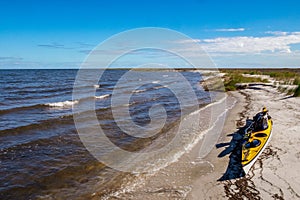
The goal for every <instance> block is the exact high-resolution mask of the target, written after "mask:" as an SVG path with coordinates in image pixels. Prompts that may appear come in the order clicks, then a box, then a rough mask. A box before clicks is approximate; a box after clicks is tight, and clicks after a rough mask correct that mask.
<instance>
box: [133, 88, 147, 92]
mask: <svg viewBox="0 0 300 200" xmlns="http://www.w3.org/2000/svg"><path fill="white" fill-rule="evenodd" d="M146 91H147V89H143V90H134V91H132V92H133V93H141V92H146Z"/></svg>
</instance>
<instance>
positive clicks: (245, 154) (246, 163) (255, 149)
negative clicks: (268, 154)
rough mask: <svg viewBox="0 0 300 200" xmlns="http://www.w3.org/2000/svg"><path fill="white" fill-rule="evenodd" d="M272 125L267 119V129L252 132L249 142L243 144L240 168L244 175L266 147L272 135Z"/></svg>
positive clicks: (270, 120)
mask: <svg viewBox="0 0 300 200" xmlns="http://www.w3.org/2000/svg"><path fill="white" fill-rule="evenodd" d="M272 125H273V122H272V119H268V128H267V129H265V130H260V131H257V132H252V133H251V137H250V138H249V140H248V141H247V142H246V143H244V144H243V148H242V166H243V169H244V171H245V173H246V174H247V173H248V172H249V170H250V168H251V167H252V165H253V164H254V163H255V161H256V160H257V158H258V157H259V156H260V154H261V153H262V152H263V150H264V149H265V148H266V146H267V145H268V142H269V141H270V138H271V134H272Z"/></svg>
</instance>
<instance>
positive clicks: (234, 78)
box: [224, 71, 268, 91]
mask: <svg viewBox="0 0 300 200" xmlns="http://www.w3.org/2000/svg"><path fill="white" fill-rule="evenodd" d="M253 82H263V83H267V82H268V80H263V79H261V78H256V77H245V76H243V75H242V73H241V72H239V71H227V72H226V76H225V80H224V86H225V90H226V91H233V90H236V89H237V85H236V84H237V83H253Z"/></svg>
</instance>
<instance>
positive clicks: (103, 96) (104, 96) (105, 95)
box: [95, 94, 110, 99]
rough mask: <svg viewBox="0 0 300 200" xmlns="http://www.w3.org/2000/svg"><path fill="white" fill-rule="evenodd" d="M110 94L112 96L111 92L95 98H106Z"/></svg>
mask: <svg viewBox="0 0 300 200" xmlns="http://www.w3.org/2000/svg"><path fill="white" fill-rule="evenodd" d="M109 96H110V94H104V95H101V96H95V99H104V98H107V97H109Z"/></svg>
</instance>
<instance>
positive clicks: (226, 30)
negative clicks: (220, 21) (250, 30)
mask: <svg viewBox="0 0 300 200" xmlns="http://www.w3.org/2000/svg"><path fill="white" fill-rule="evenodd" d="M245 30H246V29H245V28H221V29H216V30H215V31H219V32H238V31H245Z"/></svg>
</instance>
